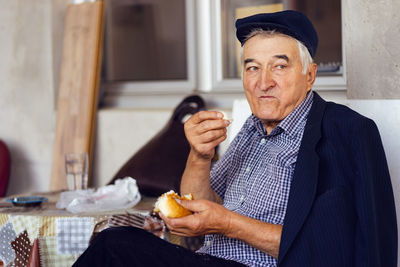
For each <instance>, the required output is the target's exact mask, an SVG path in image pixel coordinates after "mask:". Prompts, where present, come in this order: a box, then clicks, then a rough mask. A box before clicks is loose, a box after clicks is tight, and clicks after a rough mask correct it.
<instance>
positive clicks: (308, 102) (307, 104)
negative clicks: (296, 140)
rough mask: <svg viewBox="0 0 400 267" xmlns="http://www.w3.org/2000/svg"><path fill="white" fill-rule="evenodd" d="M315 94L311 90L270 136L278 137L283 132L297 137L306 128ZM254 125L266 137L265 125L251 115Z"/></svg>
mask: <svg viewBox="0 0 400 267" xmlns="http://www.w3.org/2000/svg"><path fill="white" fill-rule="evenodd" d="M313 97H314V93H313V92H312V91H311V90H310V91H309V92H308V93H307V95H306V98H305V99H304V100H303V101H302V102H301V103H300V105H298V106H297V107H296V108H295V109H294V110H293V111H292V112H290V113H289V115H288V116H286V118H284V119H283V120H282V121H281V122H280V123H279V124H278V125H277V126H276V127H275V128H274V129H273V130H272V131H271V133H270V134H269V136H274V135H278V134H280V133H282V132H286V133H287V134H288V135H289V136H291V137H296V136H297V134H298V132H299V130H301V129H302V128H303V127H304V124H303V122H305V121H306V119H307V116H308V113H309V112H310V109H311V106H312V103H313ZM251 119H252V121H253V125H254V127H255V128H256V130H257V131H258V132H259V133H260V134H261V135H265V133H266V131H265V126H264V123H262V121H261V120H260V119H258V118H257V117H256V116H254V115H251Z"/></svg>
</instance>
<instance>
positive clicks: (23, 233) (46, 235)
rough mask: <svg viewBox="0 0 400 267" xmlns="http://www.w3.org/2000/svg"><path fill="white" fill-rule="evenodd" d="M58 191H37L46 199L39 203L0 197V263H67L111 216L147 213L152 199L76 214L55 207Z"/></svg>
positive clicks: (53, 264)
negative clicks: (21, 203)
mask: <svg viewBox="0 0 400 267" xmlns="http://www.w3.org/2000/svg"><path fill="white" fill-rule="evenodd" d="M59 193H60V192H54V193H42V194H39V195H41V196H45V197H47V198H48V199H49V200H48V201H47V202H43V203H42V205H41V206H39V207H15V206H13V205H12V204H11V203H8V202H6V199H0V266H38V265H40V266H42V267H47V266H57V267H62V266H71V265H72V264H73V262H74V261H75V260H76V258H77V257H78V256H79V255H80V254H81V253H82V252H83V251H84V250H85V249H86V248H87V246H88V244H89V241H90V239H91V238H92V236H93V235H94V234H96V233H98V232H100V231H102V230H103V229H105V228H107V227H108V222H109V220H110V219H111V218H112V217H114V216H116V215H126V214H147V213H148V212H149V211H151V209H152V207H153V203H154V201H155V199H151V198H144V199H142V201H141V202H140V203H139V204H138V205H136V206H135V207H133V208H131V209H127V210H113V211H106V212H92V213H90V212H88V213H83V214H79V215H76V214H71V213H69V212H68V211H66V210H60V209H57V208H56V203H57V201H58V196H59ZM35 195H36V194H35ZM37 259H40V261H39V262H38V261H37ZM35 261H36V263H35Z"/></svg>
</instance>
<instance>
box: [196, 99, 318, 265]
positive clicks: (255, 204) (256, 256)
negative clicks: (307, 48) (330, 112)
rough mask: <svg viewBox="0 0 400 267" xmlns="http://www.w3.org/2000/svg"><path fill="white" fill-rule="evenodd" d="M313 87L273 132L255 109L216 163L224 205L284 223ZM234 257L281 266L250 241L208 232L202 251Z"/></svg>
mask: <svg viewBox="0 0 400 267" xmlns="http://www.w3.org/2000/svg"><path fill="white" fill-rule="evenodd" d="M312 102H313V92H310V93H308V94H307V96H306V98H305V100H304V101H303V102H302V103H301V104H300V105H299V106H298V107H297V108H296V109H295V110H293V111H292V112H291V113H290V114H289V115H288V116H287V117H286V118H285V119H284V120H282V121H281V122H280V123H279V124H278V126H277V127H275V128H274V129H273V130H272V131H271V133H270V134H268V135H267V134H266V131H265V128H264V124H263V123H262V122H261V121H260V120H259V119H258V118H256V117H255V116H254V115H251V116H250V117H249V118H248V119H247V120H246V122H245V123H244V125H243V127H242V129H241V130H240V132H239V133H238V135H237V136H236V137H235V139H234V140H233V141H232V144H230V146H229V148H228V150H227V151H226V153H225V154H224V155H223V156H222V157H221V159H220V160H219V161H218V162H217V163H216V164H215V165H214V167H213V168H212V170H211V174H210V182H211V187H212V188H213V189H214V190H215V191H216V192H217V194H218V195H219V196H220V197H221V199H222V200H223V203H224V204H223V205H224V206H225V207H226V208H227V209H229V210H232V211H234V212H237V213H239V214H242V215H245V216H248V217H251V218H254V219H257V220H260V221H263V222H268V223H272V224H280V225H283V223H284V218H285V213H286V206H287V202H288V197H289V190H290V184H291V181H292V176H293V172H294V168H295V165H296V160H297V154H298V152H299V147H300V143H301V139H302V137H303V132H304V127H305V124H306V121H307V116H308V113H309V111H310V108H311V105H312ZM198 252H200V253H207V254H211V255H214V256H217V257H221V258H225V259H228V260H234V261H237V262H240V263H243V264H245V265H249V266H276V265H277V261H276V259H274V258H273V257H271V256H269V255H268V254H265V253H263V252H261V251H260V250H258V249H255V248H253V247H252V246H250V245H248V244H247V243H245V242H243V241H240V240H237V239H231V238H228V237H225V236H223V235H207V236H206V237H205V242H204V246H203V247H202V248H201V249H200V250H199V251H198Z"/></svg>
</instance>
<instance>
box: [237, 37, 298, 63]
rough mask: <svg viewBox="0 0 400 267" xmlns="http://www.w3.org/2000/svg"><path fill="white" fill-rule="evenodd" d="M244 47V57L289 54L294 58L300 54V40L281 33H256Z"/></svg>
mask: <svg viewBox="0 0 400 267" xmlns="http://www.w3.org/2000/svg"><path fill="white" fill-rule="evenodd" d="M242 48H243V57H247V56H255V55H265V56H267V55H272V56H274V55H287V56H288V57H289V56H290V57H292V58H293V57H298V56H299V48H298V41H297V40H296V39H294V38H293V37H290V36H288V35H285V34H281V33H274V34H262V33H260V34H256V35H254V36H251V37H250V38H249V39H248V40H247V41H246V42H245V43H244V45H243V47H242ZM243 59H244V58H243Z"/></svg>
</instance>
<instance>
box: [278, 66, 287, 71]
mask: <svg viewBox="0 0 400 267" xmlns="http://www.w3.org/2000/svg"><path fill="white" fill-rule="evenodd" d="M276 68H277V69H278V70H283V69H285V68H286V65H277V66H276Z"/></svg>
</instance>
